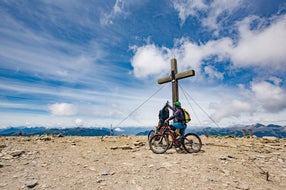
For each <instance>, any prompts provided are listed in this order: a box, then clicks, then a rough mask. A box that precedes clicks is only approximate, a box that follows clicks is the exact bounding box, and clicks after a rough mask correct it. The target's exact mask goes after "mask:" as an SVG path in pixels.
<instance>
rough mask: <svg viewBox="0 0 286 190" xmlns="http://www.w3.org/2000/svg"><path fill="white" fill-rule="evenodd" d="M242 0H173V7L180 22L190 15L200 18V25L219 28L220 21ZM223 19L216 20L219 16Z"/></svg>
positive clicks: (182, 22) (183, 21)
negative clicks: (209, 0)
mask: <svg viewBox="0 0 286 190" xmlns="http://www.w3.org/2000/svg"><path fill="white" fill-rule="evenodd" d="M241 2H242V0H232V1H229V0H213V1H211V2H209V3H207V2H206V1H204V0H176V1H174V2H173V6H174V9H175V10H176V11H178V14H179V18H180V20H181V24H184V23H185V21H186V19H187V18H188V17H190V16H192V17H196V18H198V19H201V22H202V25H203V26H205V27H207V28H209V29H215V30H218V29H219V25H220V22H222V21H224V20H225V19H227V17H228V15H231V13H232V11H233V10H234V9H235V8H237V7H239V5H240V4H241ZM222 14H225V15H224V16H223V20H218V18H219V16H221V15H222Z"/></svg>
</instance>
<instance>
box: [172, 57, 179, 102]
mask: <svg viewBox="0 0 286 190" xmlns="http://www.w3.org/2000/svg"><path fill="white" fill-rule="evenodd" d="M177 73H178V69H177V60H176V59H171V76H172V100H173V104H174V102H176V101H179V88H178V80H176V74H177Z"/></svg>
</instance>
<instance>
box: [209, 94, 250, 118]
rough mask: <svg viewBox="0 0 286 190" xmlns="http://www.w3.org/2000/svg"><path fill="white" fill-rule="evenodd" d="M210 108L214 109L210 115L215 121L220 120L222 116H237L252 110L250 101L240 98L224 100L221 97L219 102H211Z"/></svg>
mask: <svg viewBox="0 0 286 190" xmlns="http://www.w3.org/2000/svg"><path fill="white" fill-rule="evenodd" d="M210 107H211V109H215V110H216V111H215V112H214V113H213V114H212V115H211V117H212V118H213V119H214V120H215V121H220V120H221V119H223V118H228V117H239V116H241V115H242V114H245V113H249V112H251V111H252V110H253V107H252V105H251V104H250V103H247V102H245V101H242V100H237V99H235V100H225V99H223V100H222V101H221V102H220V103H219V104H217V103H212V104H211V105H210Z"/></svg>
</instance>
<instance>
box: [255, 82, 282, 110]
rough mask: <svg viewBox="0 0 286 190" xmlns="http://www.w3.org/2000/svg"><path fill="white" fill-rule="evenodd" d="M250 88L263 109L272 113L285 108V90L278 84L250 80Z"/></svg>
mask: <svg viewBox="0 0 286 190" xmlns="http://www.w3.org/2000/svg"><path fill="white" fill-rule="evenodd" d="M251 90H252V91H253V93H254V95H255V100H256V101H258V102H259V103H260V104H262V106H263V108H264V109H265V111H267V112H272V113H273V112H279V111H282V110H284V109H286V91H285V90H284V89H283V88H281V87H280V86H278V85H276V84H272V83H270V82H266V81H263V82H252V83H251Z"/></svg>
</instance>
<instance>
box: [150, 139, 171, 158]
mask: <svg viewBox="0 0 286 190" xmlns="http://www.w3.org/2000/svg"><path fill="white" fill-rule="evenodd" d="M149 147H150V149H151V150H152V152H154V153H155V154H163V153H165V152H166V151H167V150H168V147H169V139H168V137H167V136H166V135H159V134H158V135H154V136H153V137H151V139H150V140H149Z"/></svg>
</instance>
